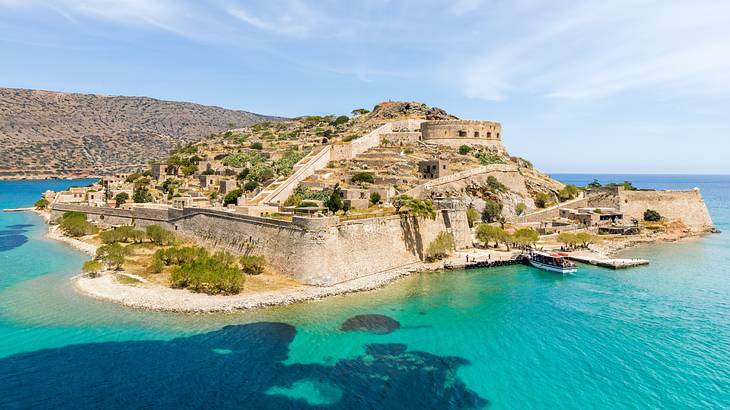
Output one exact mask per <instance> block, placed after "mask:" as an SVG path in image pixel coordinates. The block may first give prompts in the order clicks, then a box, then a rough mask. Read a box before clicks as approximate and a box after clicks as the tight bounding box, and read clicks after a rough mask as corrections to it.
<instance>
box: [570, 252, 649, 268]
mask: <svg viewBox="0 0 730 410" xmlns="http://www.w3.org/2000/svg"><path fill="white" fill-rule="evenodd" d="M566 259H570V260H572V261H575V262H580V263H586V264H589V265H595V266H600V267H602V268H609V269H627V268H633V267H636V266H643V265H648V264H649V261H648V260H646V259H612V258H600V257H598V256H583V255H581V256H579V255H570V256H566Z"/></svg>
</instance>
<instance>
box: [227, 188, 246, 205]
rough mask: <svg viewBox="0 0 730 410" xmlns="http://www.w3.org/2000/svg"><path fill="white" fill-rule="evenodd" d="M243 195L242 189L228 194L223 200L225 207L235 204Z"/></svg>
mask: <svg viewBox="0 0 730 410" xmlns="http://www.w3.org/2000/svg"><path fill="white" fill-rule="evenodd" d="M241 195H243V190H242V189H234V190H233V191H231V192H229V193H227V194H226V196H225V197H224V198H223V206H228V205H230V204H235V203H236V202H237V201H238V198H239V197H240V196H241Z"/></svg>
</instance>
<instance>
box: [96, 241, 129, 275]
mask: <svg viewBox="0 0 730 410" xmlns="http://www.w3.org/2000/svg"><path fill="white" fill-rule="evenodd" d="M130 254H131V249H130V248H127V247H126V246H122V245H121V244H119V243H112V244H109V245H102V246H100V247H99V248H97V249H96V259H98V260H100V261H102V262H104V263H106V264H107V265H109V267H110V268H112V269H114V270H119V269H121V268H122V265H123V264H124V259H125V258H126V257H127V256H128V255H130Z"/></svg>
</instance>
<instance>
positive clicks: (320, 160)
mask: <svg viewBox="0 0 730 410" xmlns="http://www.w3.org/2000/svg"><path fill="white" fill-rule="evenodd" d="M331 149H332V146H330V145H328V146H326V147H324V148H323V149H322V150H321V151H320V152H317V153H314V154H312V155H311V157H309V159H308V162H306V163H304V164H302V166H301V167H299V168H295V169H296V171H294V173H292V174H291V175H290V176H289V177H288V178H287V179H286V180H285V181H283V182H282V183H281V184H280V185H279V186H277V187H276V189H275V190H274V191H273V192H272V193H270V194H268V195H266V197H264V198H263V199H262V203H265V204H269V205H278V204H279V203H283V202H284V201H286V199H287V198H289V196H290V195H291V194H292V193H293V192H294V190H295V189H296V187H297V186H299V183H300V182H301V181H303V180H305V179H306V178H308V177H310V176H312V175H314V173H315V172H317V171H318V170H320V169H323V168H325V167H326V166H327V164H328V163H329V161H330V158H331V155H330V151H331Z"/></svg>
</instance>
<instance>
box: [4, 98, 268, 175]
mask: <svg viewBox="0 0 730 410" xmlns="http://www.w3.org/2000/svg"><path fill="white" fill-rule="evenodd" d="M276 119H277V118H274V117H268V116H263V115H259V114H254V113H250V112H246V111H237V110H228V109H224V108H220V107H211V106H205V105H200V104H193V103H188V102H175V101H162V100H156V99H153V98H147V97H116V96H114V97H112V96H103V95H94V94H76V93H60V92H50V91H37V90H26V89H12V88H0V178H24V177H27V178H40V177H49V176H84V175H98V174H104V173H111V172H115V171H126V170H130V169H135V168H138V167H140V166H142V165H144V164H146V163H147V162H148V161H149V160H152V159H157V158H161V157H164V156H166V155H167V153H168V152H169V151H170V150H171V149H173V148H174V147H176V146H179V145H182V144H186V143H189V142H193V141H198V140H200V139H202V138H205V137H208V136H210V135H211V134H216V133H220V132H222V131H225V130H227V129H231V128H239V127H245V126H249V125H252V124H255V123H258V122H261V121H267V120H276Z"/></svg>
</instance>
